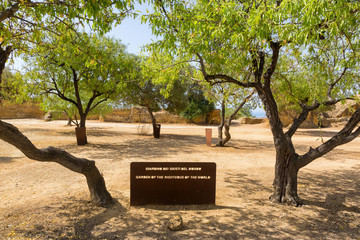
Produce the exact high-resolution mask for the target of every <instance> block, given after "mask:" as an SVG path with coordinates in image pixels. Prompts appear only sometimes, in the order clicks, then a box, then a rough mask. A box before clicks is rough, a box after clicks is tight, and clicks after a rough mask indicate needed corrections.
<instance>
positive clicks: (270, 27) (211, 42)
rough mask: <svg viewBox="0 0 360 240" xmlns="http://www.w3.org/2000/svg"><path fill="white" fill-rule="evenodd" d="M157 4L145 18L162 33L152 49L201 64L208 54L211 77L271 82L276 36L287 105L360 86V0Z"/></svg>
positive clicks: (277, 83)
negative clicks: (261, 58) (257, 71)
mask: <svg viewBox="0 0 360 240" xmlns="http://www.w3.org/2000/svg"><path fill="white" fill-rule="evenodd" d="M153 8H154V11H153V13H152V14H149V15H146V16H144V17H143V21H145V22H148V23H149V24H150V25H151V27H152V30H153V32H154V34H156V35H157V36H159V38H160V39H161V40H159V41H158V42H156V43H154V44H152V45H151V47H150V49H151V50H152V51H155V52H161V51H163V52H170V53H172V54H174V55H176V56H177V58H178V59H182V60H187V61H193V62H194V63H195V65H196V66H198V67H199V68H200V67H201V66H200V65H199V62H200V60H202V62H203V64H204V68H203V69H202V71H203V75H204V76H203V77H205V76H206V75H226V76H227V77H230V78H232V79H234V82H236V83H238V85H241V86H245V87H250V86H251V87H255V85H256V84H262V85H258V86H259V87H260V86H264V84H265V78H264V76H265V75H266V74H265V72H266V70H268V69H269V68H270V67H271V60H272V59H271V55H272V49H271V43H273V42H279V43H280V44H281V49H282V52H281V53H280V60H279V62H278V63H277V65H274V66H273V67H274V68H275V69H277V73H276V77H275V78H273V79H272V81H271V87H272V88H273V91H274V93H276V100H277V101H278V103H279V105H281V106H284V107H286V106H290V107H291V108H293V109H298V110H299V109H300V105H299V103H306V104H308V105H311V104H314V103H318V102H319V103H321V102H324V101H327V100H328V99H329V98H334V99H337V98H342V97H348V96H354V95H356V94H358V93H359V91H358V90H357V89H359V88H358V82H359V81H358V77H357V76H358V74H357V73H358V69H359V66H358V65H359V64H358V61H357V59H358V58H359V49H360V39H359V37H358V36H359V26H360V22H359V21H360V20H359V19H360V11H359V9H360V2H359V1H346V0H340V1H332V0H309V1H303V0H295V1H285V0H283V1H277V0H270V1H252V0H251V1H250V0H247V1H240V2H239V1H232V0H230V1H207V0H200V1H188V0H177V1H166V0H165V1H154V3H153ZM260 53H261V54H264V56H265V57H264V59H265V60H264V69H260V70H261V71H262V73H263V74H262V77H261V78H260V79H254V76H255V74H254V65H256V66H259V58H258V56H259V54H260ZM254 61H257V62H256V63H254ZM345 67H346V68H347V70H346V72H345V74H344V76H342V77H341V80H339V81H336V79H337V78H339V77H340V76H341V74H342V71H343V69H344V68H345ZM222 80H224V79H222ZM213 81H215V82H216V80H213ZM257 81H259V82H257ZM220 82H221V81H220ZM289 82H290V83H291V84H289ZM334 82H336V84H334V87H332V89H331V96H329V94H328V90H329V86H331V84H333V83H334ZM250 83H251V84H250ZM290 85H291V87H290Z"/></svg>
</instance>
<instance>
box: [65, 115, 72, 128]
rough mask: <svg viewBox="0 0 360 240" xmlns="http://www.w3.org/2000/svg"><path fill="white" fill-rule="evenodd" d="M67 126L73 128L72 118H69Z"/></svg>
mask: <svg viewBox="0 0 360 240" xmlns="http://www.w3.org/2000/svg"><path fill="white" fill-rule="evenodd" d="M66 126H69V127H70V126H72V119H71V117H68V122H67V124H66Z"/></svg>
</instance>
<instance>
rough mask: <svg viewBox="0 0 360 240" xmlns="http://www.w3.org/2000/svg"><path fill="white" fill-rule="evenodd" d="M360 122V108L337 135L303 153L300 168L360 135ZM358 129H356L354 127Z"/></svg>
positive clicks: (298, 163) (299, 162)
mask: <svg viewBox="0 0 360 240" xmlns="http://www.w3.org/2000/svg"><path fill="white" fill-rule="evenodd" d="M359 122H360V108H359V109H358V110H356V111H355V112H354V114H353V115H352V116H351V118H350V120H349V121H348V122H347V123H346V125H345V127H344V128H343V129H342V130H341V131H340V132H338V133H337V134H336V135H335V136H333V137H332V138H330V139H329V140H328V141H326V142H325V143H323V144H321V145H320V146H319V147H317V148H310V150H309V151H308V152H307V153H306V154H304V155H302V156H301V157H300V158H299V160H298V161H297V163H296V166H297V167H298V169H300V168H302V167H304V166H306V165H308V164H309V163H311V162H312V161H314V160H315V159H317V158H319V157H321V156H323V155H325V154H326V153H328V152H330V151H331V150H333V149H334V148H335V147H337V146H340V145H343V144H345V143H348V142H350V141H352V140H354V139H355V138H356V137H358V136H359V135H360V127H357V126H358V124H359ZM356 127H357V129H356V130H355V131H354V129H355V128H356Z"/></svg>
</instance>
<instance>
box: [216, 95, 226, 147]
mask: <svg viewBox="0 0 360 240" xmlns="http://www.w3.org/2000/svg"><path fill="white" fill-rule="evenodd" d="M225 110H226V108H225V99H223V100H222V102H221V122H220V125H219V126H218V143H217V145H216V146H220V147H223V146H224V145H225V143H224V141H223V128H224V125H225Z"/></svg>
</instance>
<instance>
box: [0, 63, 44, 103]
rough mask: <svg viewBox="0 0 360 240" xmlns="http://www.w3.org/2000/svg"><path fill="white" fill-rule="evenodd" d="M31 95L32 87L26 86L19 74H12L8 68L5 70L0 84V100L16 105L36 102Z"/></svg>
mask: <svg viewBox="0 0 360 240" xmlns="http://www.w3.org/2000/svg"><path fill="white" fill-rule="evenodd" d="M33 93H34V89H33V87H32V86H30V85H28V84H27V82H26V81H25V79H24V76H23V75H22V74H21V73H20V72H13V71H11V70H10V69H9V68H5V70H4V72H3V75H2V82H1V83H0V96H1V98H0V100H1V99H3V100H9V101H11V102H17V103H22V102H25V101H36V100H37V99H36V96H35V95H34V94H33Z"/></svg>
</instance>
